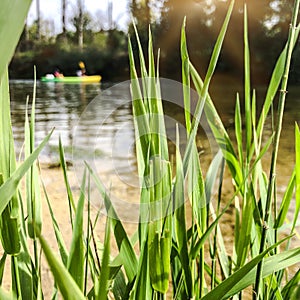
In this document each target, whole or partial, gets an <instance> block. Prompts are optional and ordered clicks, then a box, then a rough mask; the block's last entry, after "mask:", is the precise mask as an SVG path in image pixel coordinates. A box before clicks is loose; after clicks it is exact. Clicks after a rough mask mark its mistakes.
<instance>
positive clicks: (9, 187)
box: [0, 130, 53, 213]
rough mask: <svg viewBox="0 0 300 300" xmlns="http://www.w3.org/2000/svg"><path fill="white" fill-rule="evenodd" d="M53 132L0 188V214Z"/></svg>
mask: <svg viewBox="0 0 300 300" xmlns="http://www.w3.org/2000/svg"><path fill="white" fill-rule="evenodd" d="M52 132H53V130H52V131H51V132H50V133H49V134H48V135H47V136H46V137H45V139H44V140H43V141H42V143H41V144H40V145H39V146H38V147H37V148H36V150H34V152H33V153H32V154H31V155H30V156H29V157H28V158H27V159H26V160H25V161H24V162H23V163H22V164H21V165H20V166H19V167H18V169H16V171H15V172H14V173H13V174H12V175H11V177H10V178H9V179H8V180H7V181H5V182H4V183H3V185H2V186H1V187H0V213H2V212H3V211H4V209H5V207H6V205H7V204H8V202H9V200H10V199H11V197H13V195H14V194H15V193H16V190H17V187H18V184H19V182H20V181H21V179H22V178H23V176H24V175H25V174H26V172H27V171H28V170H29V168H30V167H31V166H32V164H33V163H34V161H35V160H36V159H37V157H38V155H39V154H40V152H41V151H42V150H43V148H44V146H45V145H46V143H47V142H48V141H49V139H50V137H51V135H52Z"/></svg>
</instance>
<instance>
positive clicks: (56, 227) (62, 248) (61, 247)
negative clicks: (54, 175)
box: [42, 181, 69, 267]
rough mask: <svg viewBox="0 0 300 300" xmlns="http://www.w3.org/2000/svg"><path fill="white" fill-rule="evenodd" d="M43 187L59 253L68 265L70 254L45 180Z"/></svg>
mask: <svg viewBox="0 0 300 300" xmlns="http://www.w3.org/2000/svg"><path fill="white" fill-rule="evenodd" d="M42 187H43V191H44V195H45V198H46V201H47V204H48V208H49V212H50V216H51V220H52V226H53V230H54V233H55V237H56V241H57V244H58V249H59V253H60V256H61V260H62V262H63V264H64V265H65V266H66V267H67V263H68V257H69V254H68V251H67V247H66V245H65V242H64V239H63V236H62V234H61V230H60V228H59V225H58V223H57V221H56V218H55V215H54V212H53V209H52V205H51V202H50V199H49V197H48V193H47V191H46V187H45V185H44V182H43V181H42Z"/></svg>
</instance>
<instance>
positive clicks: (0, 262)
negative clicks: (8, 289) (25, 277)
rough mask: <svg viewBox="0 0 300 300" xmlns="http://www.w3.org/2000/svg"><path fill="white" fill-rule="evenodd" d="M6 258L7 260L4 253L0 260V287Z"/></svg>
mask: <svg viewBox="0 0 300 300" xmlns="http://www.w3.org/2000/svg"><path fill="white" fill-rule="evenodd" d="M6 258H7V254H6V253H4V254H3V256H2V257H1V259H0V286H1V285H2V281H3V275H4V269H5V262H6Z"/></svg>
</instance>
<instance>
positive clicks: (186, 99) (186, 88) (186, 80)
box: [180, 18, 192, 134]
mask: <svg viewBox="0 0 300 300" xmlns="http://www.w3.org/2000/svg"><path fill="white" fill-rule="evenodd" d="M185 26H186V18H184V21H183V24H182V28H181V42H180V51H181V63H182V67H181V68H182V84H183V103H184V114H185V126H186V131H187V134H189V133H190V131H191V125H192V123H191V103H190V96H191V95H190V67H189V54H188V50H187V45H186V35H185Z"/></svg>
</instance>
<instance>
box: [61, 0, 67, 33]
mask: <svg viewBox="0 0 300 300" xmlns="http://www.w3.org/2000/svg"><path fill="white" fill-rule="evenodd" d="M61 10H62V14H61V21H62V34H63V38H66V32H67V29H66V0H62V5H61Z"/></svg>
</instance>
